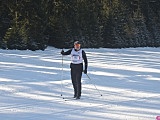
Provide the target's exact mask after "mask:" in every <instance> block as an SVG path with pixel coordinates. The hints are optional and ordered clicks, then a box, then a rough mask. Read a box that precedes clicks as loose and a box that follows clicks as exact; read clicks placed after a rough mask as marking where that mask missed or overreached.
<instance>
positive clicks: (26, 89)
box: [0, 47, 160, 120]
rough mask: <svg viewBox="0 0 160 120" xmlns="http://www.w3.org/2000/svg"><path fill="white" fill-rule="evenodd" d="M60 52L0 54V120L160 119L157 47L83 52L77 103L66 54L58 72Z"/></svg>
mask: <svg viewBox="0 0 160 120" xmlns="http://www.w3.org/2000/svg"><path fill="white" fill-rule="evenodd" d="M60 51H61V50H60V49H56V48H52V47H48V48H47V49H46V50H45V51H35V52H33V51H28V50H26V51H19V50H12V51H11V50H0V68H1V69H0V118H1V120H155V118H156V116H158V115H160V87H159V84H160V79H159V74H160V63H159V59H160V49H159V48H127V49H105V48H100V49H85V51H86V53H87V56H88V61H89V69H88V75H89V76H90V78H91V80H89V79H88V78H87V76H86V75H83V77H82V98H81V99H80V100H73V99H69V98H71V97H72V96H73V88H72V84H71V80H70V68H69V64H70V56H65V57H64V61H63V63H64V65H63V72H62V56H61V55H60V54H59V53H60ZM62 74H63V75H62ZM94 85H96V87H97V88H98V90H99V92H100V93H99V92H98V91H97V90H96V88H95V86H94ZM61 94H62V95H63V96H61ZM101 94H102V95H103V96H101ZM63 97H64V98H66V99H67V101H65V100H66V99H63Z"/></svg>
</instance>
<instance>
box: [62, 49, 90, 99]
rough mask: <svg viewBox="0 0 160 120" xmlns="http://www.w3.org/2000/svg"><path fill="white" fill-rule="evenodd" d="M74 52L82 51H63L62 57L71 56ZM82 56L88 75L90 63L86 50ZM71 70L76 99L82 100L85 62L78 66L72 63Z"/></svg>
mask: <svg viewBox="0 0 160 120" xmlns="http://www.w3.org/2000/svg"><path fill="white" fill-rule="evenodd" d="M73 50H74V51H75V52H78V51H80V50H81V49H80V50H75V49H74V48H73V49H70V50H68V51H66V52H64V51H62V52H61V54H62V55H70V54H71V53H72V51H73ZM71 55H72V54H71ZM81 56H82V59H83V60H84V63H85V69H84V73H85V74H87V67H88V61H87V56H86V53H85V52H84V50H82V55H81ZM78 57H79V56H78ZM70 68H71V79H72V84H73V88H74V97H75V98H80V97H81V89H82V88H81V86H82V85H81V77H82V72H83V62H81V63H78V64H74V63H71V64H70Z"/></svg>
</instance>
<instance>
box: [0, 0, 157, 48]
mask: <svg viewBox="0 0 160 120" xmlns="http://www.w3.org/2000/svg"><path fill="white" fill-rule="evenodd" d="M75 40H79V41H81V43H82V45H83V47H91V48H92V47H107V48H126V47H147V46H150V47H159V46H160V0H1V1H0V48H2V49H21V50H25V49H30V50H37V49H42V50H44V49H45V48H46V47H47V46H48V45H51V46H54V47H58V48H62V47H65V48H69V47H72V45H73V41H75Z"/></svg>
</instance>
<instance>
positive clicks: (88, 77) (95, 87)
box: [86, 74, 102, 96]
mask: <svg viewBox="0 0 160 120" xmlns="http://www.w3.org/2000/svg"><path fill="white" fill-rule="evenodd" d="M86 75H87V77H88V79H89V80H91V78H90V77H89V75H88V74H86ZM91 81H92V80H91ZM92 84H93V85H94V87H95V89H96V90H97V91H98V92H99V94H100V95H101V96H102V94H101V93H100V91H99V90H98V89H97V87H96V85H95V84H94V83H93V82H92Z"/></svg>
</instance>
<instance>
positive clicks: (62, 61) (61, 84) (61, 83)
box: [61, 49, 63, 96]
mask: <svg viewBox="0 0 160 120" xmlns="http://www.w3.org/2000/svg"><path fill="white" fill-rule="evenodd" d="M62 50H63V49H62ZM62 80H63V55H62V75H61V96H63V95H62V92H63V91H62V87H63V83H62Z"/></svg>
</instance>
